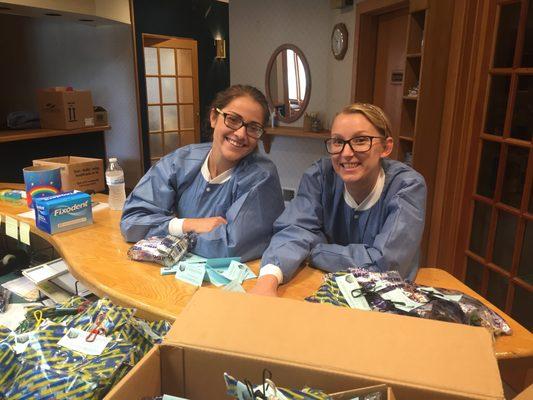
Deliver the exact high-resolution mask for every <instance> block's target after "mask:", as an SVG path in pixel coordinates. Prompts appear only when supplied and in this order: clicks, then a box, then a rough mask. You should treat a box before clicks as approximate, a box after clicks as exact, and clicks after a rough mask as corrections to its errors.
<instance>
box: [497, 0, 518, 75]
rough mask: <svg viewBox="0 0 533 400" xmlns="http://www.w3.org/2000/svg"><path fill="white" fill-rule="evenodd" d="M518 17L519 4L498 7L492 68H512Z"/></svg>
mask: <svg viewBox="0 0 533 400" xmlns="http://www.w3.org/2000/svg"><path fill="white" fill-rule="evenodd" d="M519 17H520V3H514V4H508V5H504V6H501V7H500V21H499V24H498V36H497V39H496V50H495V52H494V67H512V66H513V56H514V48H515V43H516V34H517V31H518V19H519Z"/></svg>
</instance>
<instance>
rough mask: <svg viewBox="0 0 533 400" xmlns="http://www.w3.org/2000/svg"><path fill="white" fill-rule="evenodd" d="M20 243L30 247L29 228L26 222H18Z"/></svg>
mask: <svg viewBox="0 0 533 400" xmlns="http://www.w3.org/2000/svg"><path fill="white" fill-rule="evenodd" d="M19 234H20V241H21V242H22V243H24V244H27V245H28V246H29V245H30V226H29V225H28V224H27V223H26V222H19Z"/></svg>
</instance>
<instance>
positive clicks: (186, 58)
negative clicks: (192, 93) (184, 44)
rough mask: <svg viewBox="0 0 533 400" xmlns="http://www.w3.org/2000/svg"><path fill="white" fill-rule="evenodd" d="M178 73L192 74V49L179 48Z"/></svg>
mask: <svg viewBox="0 0 533 400" xmlns="http://www.w3.org/2000/svg"><path fill="white" fill-rule="evenodd" d="M177 52H178V75H189V76H191V75H192V51H191V50H188V49H178V50H177Z"/></svg>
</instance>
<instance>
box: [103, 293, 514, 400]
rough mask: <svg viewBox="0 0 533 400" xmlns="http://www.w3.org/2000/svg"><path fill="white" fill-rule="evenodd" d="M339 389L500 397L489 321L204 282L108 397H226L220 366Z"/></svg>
mask: <svg viewBox="0 0 533 400" xmlns="http://www.w3.org/2000/svg"><path fill="white" fill-rule="evenodd" d="M265 368H267V369H268V370H269V371H271V372H272V375H273V377H272V378H273V381H274V382H275V383H276V385H278V386H280V387H287V388H302V387H304V386H310V387H313V388H317V389H321V390H323V391H325V392H327V393H336V392H342V391H347V390H353V389H356V388H364V387H368V386H372V385H376V384H387V385H390V386H391V387H392V389H393V390H394V395H395V396H396V398H397V399H399V400H417V399H420V400H422V399H423V400H427V399H432V400H440V399H503V398H504V396H503V389H502V383H501V380H500V375H499V371H498V366H497V363H496V359H495V357H494V352H493V349H492V338H491V335H490V333H489V332H488V331H487V330H486V329H484V328H478V327H470V326H464V325H458V324H452V323H446V322H440V321H431V320H423V319H418V318H411V317H405V316H398V315H391V314H382V313H376V312H367V311H359V310H352V309H345V308H339V307H333V306H330V305H325V304H312V303H306V302H303V301H296V300H289V299H280V298H269V297H261V296H252V295H247V294H243V293H231V292H225V291H220V290H216V289H206V288H202V289H200V290H199V291H198V292H196V294H195V295H194V296H193V298H192V300H191V301H190V303H189V304H188V305H187V307H186V308H185V310H184V311H183V312H182V313H181V314H180V315H179V316H178V318H177V319H176V322H175V323H174V325H173V327H172V329H171V330H170V332H169V333H168V335H167V337H166V339H165V341H164V342H163V344H162V345H160V346H156V347H155V348H154V349H152V350H151V352H150V353H149V354H148V355H147V356H146V357H145V358H144V359H143V360H141V362H140V363H139V364H138V365H137V366H136V367H135V368H134V369H133V370H132V371H130V373H129V374H128V375H127V376H126V377H125V378H124V379H123V380H122V381H121V382H119V384H118V385H117V386H116V387H115V388H114V389H113V390H112V391H111V392H110V393H109V394H108V396H107V397H106V399H109V400H117V399H141V398H142V397H144V396H153V395H160V394H162V393H166V394H172V395H177V396H181V397H185V398H187V399H191V400H197V399H227V398H228V397H227V396H226V394H225V393H226V389H225V384H224V379H223V373H224V372H227V373H229V374H230V375H232V376H234V377H235V378H237V379H241V380H243V379H248V380H250V381H251V382H254V383H261V382H262V374H263V370H264V369H265Z"/></svg>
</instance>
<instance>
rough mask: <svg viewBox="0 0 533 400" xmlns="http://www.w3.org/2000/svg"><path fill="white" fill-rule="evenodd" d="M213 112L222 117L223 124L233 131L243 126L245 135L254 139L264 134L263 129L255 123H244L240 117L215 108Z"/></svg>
mask: <svg viewBox="0 0 533 400" xmlns="http://www.w3.org/2000/svg"><path fill="white" fill-rule="evenodd" d="M215 110H216V112H217V113H219V114H220V115H222V116H223V117H224V124H225V125H226V126H227V127H228V128H230V129H233V130H234V131H236V130H237V129H241V128H242V127H243V126H244V127H245V128H246V134H247V135H248V136H250V137H253V138H254V139H259V138H260V137H261V136H262V135H263V133H265V128H263V126H262V125H261V124H258V123H257V122H244V120H243V119H242V117H241V116H240V115H237V114H229V113H225V112H224V111H222V110H220V109H219V108H215Z"/></svg>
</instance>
